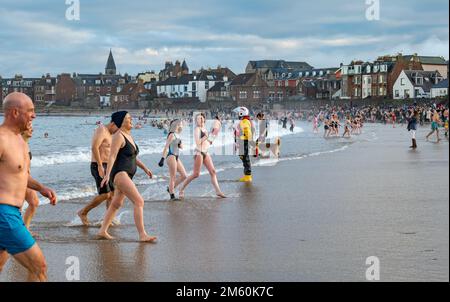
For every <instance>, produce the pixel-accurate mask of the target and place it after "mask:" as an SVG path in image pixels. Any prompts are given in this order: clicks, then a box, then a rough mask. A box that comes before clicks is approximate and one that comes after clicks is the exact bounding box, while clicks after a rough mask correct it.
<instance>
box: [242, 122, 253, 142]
mask: <svg viewBox="0 0 450 302" xmlns="http://www.w3.org/2000/svg"><path fill="white" fill-rule="evenodd" d="M239 126H240V128H241V129H240V130H241V131H240V134H241V140H246V141H249V140H252V138H253V135H252V123H251V122H250V121H249V120H247V119H243V120H242V121H241V122H240V123H239Z"/></svg>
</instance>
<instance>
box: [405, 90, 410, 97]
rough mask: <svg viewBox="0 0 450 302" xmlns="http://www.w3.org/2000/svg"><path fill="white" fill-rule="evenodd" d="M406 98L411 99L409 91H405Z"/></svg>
mask: <svg viewBox="0 0 450 302" xmlns="http://www.w3.org/2000/svg"><path fill="white" fill-rule="evenodd" d="M405 97H409V89H405Z"/></svg>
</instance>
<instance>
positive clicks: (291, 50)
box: [0, 0, 449, 78]
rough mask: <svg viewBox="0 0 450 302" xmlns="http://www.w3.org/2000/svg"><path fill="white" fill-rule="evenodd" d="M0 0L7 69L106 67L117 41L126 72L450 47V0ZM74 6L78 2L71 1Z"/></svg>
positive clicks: (2, 64) (1, 51)
mask: <svg viewBox="0 0 450 302" xmlns="http://www.w3.org/2000/svg"><path fill="white" fill-rule="evenodd" d="M66 1H68V2H73V0H39V1H36V0H0V76H2V77H3V78H7V77H13V76H14V75H15V74H22V75H23V76H25V77H40V76H41V75H43V74H45V73H50V74H51V75H53V76H55V75H56V74H59V73H62V72H69V73H73V72H77V73H99V72H104V68H105V65H106V61H107V58H108V53H109V50H110V49H112V52H113V55H114V58H115V62H116V66H117V69H118V72H120V73H122V74H124V73H129V74H132V75H133V74H137V73H139V72H143V71H149V70H155V71H157V72H159V71H160V70H161V69H163V67H164V62H165V61H175V60H180V61H182V60H183V59H185V60H186V62H187V64H188V66H189V68H190V69H191V70H198V69H200V68H201V67H204V68H208V67H216V66H218V65H221V66H223V67H224V66H227V67H229V68H230V69H232V70H233V71H234V72H235V73H242V72H244V71H245V67H246V65H247V63H248V61H249V60H262V59H283V60H288V61H304V62H307V63H309V64H310V65H312V66H314V67H316V68H326V67H338V66H339V65H340V63H344V64H348V63H350V62H351V61H352V60H354V59H361V60H367V61H371V60H374V59H376V58H377V57H378V56H379V55H385V54H396V53H399V52H401V53H403V54H412V53H418V54H420V55H430V56H435V55H436V56H443V57H445V59H448V53H449V46H448V44H449V15H448V14H449V13H448V9H449V1H448V0H427V1H423V0H378V1H379V8H380V9H379V20H372V21H369V20H368V19H367V17H366V11H367V9H369V6H372V5H373V3H372V4H370V3H369V4H368V3H366V1H368V2H375V1H377V0H314V1H301V0H220V1H218V0H189V1H186V0H164V1H161V0H158V1H156V0H127V1H123V0H79V3H80V6H79V8H80V10H79V20H68V19H67V18H66V11H67V10H68V9H71V8H72V6H71V5H68V4H66ZM71 11H72V10H71Z"/></svg>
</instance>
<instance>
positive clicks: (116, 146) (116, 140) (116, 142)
mask: <svg viewBox="0 0 450 302" xmlns="http://www.w3.org/2000/svg"><path fill="white" fill-rule="evenodd" d="M124 144H125V139H124V138H123V136H122V135H120V134H119V133H116V134H114V135H113V137H112V142H111V151H110V153H109V158H108V164H107V166H106V175H105V177H103V180H102V183H101V185H100V187H103V186H104V185H105V184H106V183H107V182H109V177H110V174H111V170H112V168H113V166H114V163H115V162H116V159H117V154H118V153H119V150H120V148H122V146H123V145H124Z"/></svg>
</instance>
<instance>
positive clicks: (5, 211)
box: [0, 92, 56, 281]
mask: <svg viewBox="0 0 450 302" xmlns="http://www.w3.org/2000/svg"><path fill="white" fill-rule="evenodd" d="M3 112H4V122H3V124H2V125H0V272H1V271H2V269H3V266H4V265H5V263H6V261H7V260H8V254H9V255H12V256H13V257H14V258H15V259H16V260H17V262H19V263H20V264H21V265H22V266H24V267H25V268H26V269H27V270H28V281H47V265H46V261H45V258H44V255H43V254H42V251H41V249H40V248H39V246H38V245H37V244H36V241H35V240H34V238H33V237H32V235H31V234H30V232H29V231H28V229H27V228H26V226H25V224H24V223H23V220H22V215H21V213H20V208H22V205H23V202H24V200H25V194H26V190H27V188H30V189H32V190H35V191H37V192H39V193H40V194H41V195H42V196H44V197H46V198H48V199H49V200H50V203H51V204H52V205H55V204H56V194H55V192H54V191H53V190H51V189H49V188H47V187H45V186H43V185H42V184H40V183H39V182H37V181H36V180H34V179H33V178H32V177H31V176H30V174H29V170H30V169H29V168H30V157H29V154H28V152H29V150H28V144H27V143H26V142H25V141H24V140H23V138H22V135H21V133H22V132H23V131H25V130H27V129H29V128H30V127H31V126H32V121H33V119H34V118H35V117H36V114H35V112H34V105H33V102H32V101H31V99H30V98H29V97H28V96H27V95H25V94H23V93H18V92H14V93H11V94H9V95H8V96H6V98H5V99H4V100H3Z"/></svg>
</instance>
